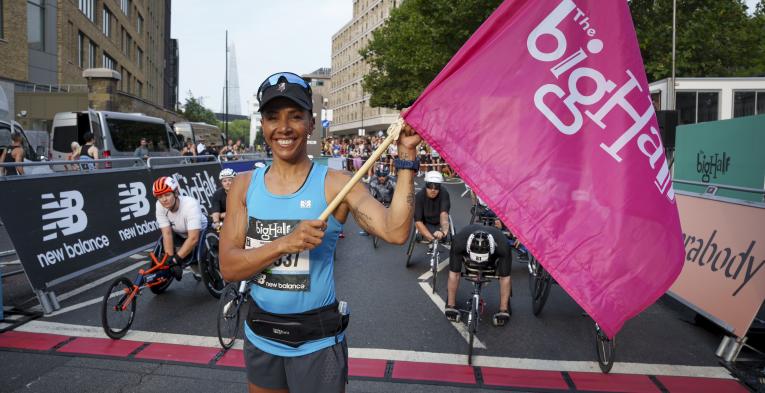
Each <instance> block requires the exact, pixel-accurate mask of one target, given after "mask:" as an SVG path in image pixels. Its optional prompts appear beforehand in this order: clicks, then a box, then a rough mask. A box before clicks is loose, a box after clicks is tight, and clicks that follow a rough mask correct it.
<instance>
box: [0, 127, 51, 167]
mask: <svg viewBox="0 0 765 393" xmlns="http://www.w3.org/2000/svg"><path fill="white" fill-rule="evenodd" d="M14 133H15V134H21V136H22V137H23V141H22V142H21V146H22V147H23V148H24V162H39V161H41V159H42V158H44V157H41V156H40V155H38V152H37V151H36V150H35V149H34V148H33V147H32V145H31V144H30V143H29V139H27V134H26V133H25V132H24V130H23V129H22V128H21V125H19V123H17V122H15V121H14V122H10V121H7V120H0V150H3V149H7V150H8V151H10V150H11V145H12V143H11V134H14ZM51 172H53V170H52V169H51V168H50V167H49V166H47V165H35V166H25V167H24V173H25V174H28V175H31V174H43V173H51Z"/></svg>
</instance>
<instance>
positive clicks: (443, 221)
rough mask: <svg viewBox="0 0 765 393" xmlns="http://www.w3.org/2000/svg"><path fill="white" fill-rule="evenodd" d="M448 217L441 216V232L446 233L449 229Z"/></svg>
mask: <svg viewBox="0 0 765 393" xmlns="http://www.w3.org/2000/svg"><path fill="white" fill-rule="evenodd" d="M448 228H449V216H446V217H443V216H441V232H443V233H446V231H448V230H449V229H448Z"/></svg>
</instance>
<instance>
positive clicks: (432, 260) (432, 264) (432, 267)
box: [430, 250, 438, 293]
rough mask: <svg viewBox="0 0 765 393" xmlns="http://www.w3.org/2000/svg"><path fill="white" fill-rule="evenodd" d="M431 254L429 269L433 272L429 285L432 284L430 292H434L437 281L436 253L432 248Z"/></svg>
mask: <svg viewBox="0 0 765 393" xmlns="http://www.w3.org/2000/svg"><path fill="white" fill-rule="evenodd" d="M433 254H434V255H433V256H431V257H430V271H431V273H433V278H432V279H431V285H432V286H433V288H432V292H431V293H436V282H437V281H438V257H437V256H438V253H437V251H435V250H433Z"/></svg>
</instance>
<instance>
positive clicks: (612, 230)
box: [405, 0, 683, 336]
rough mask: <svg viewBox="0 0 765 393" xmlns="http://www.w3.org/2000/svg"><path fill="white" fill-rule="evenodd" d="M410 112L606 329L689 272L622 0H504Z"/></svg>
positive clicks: (426, 134)
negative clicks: (685, 269) (684, 269)
mask: <svg viewBox="0 0 765 393" xmlns="http://www.w3.org/2000/svg"><path fill="white" fill-rule="evenodd" d="M405 118H406V121H407V123H409V124H410V125H412V126H413V127H414V128H415V129H416V130H417V131H418V132H419V133H420V134H421V135H422V136H423V137H424V138H425V139H426V140H427V141H428V142H429V143H430V144H431V145H432V146H433V147H434V148H435V149H436V150H438V152H439V153H441V155H442V156H443V157H444V158H445V159H446V161H448V162H449V164H451V165H452V166H453V167H454V168H455V169H456V170H457V172H458V173H459V174H460V175H461V176H462V178H463V179H464V180H465V181H466V182H467V183H468V184H469V185H470V186H471V187H472V188H473V189H474V190H476V191H477V193H478V195H479V196H480V197H481V198H482V199H483V200H484V201H486V202H487V203H488V205H489V206H490V207H491V208H492V209H494V211H496V212H497V213H498V214H499V216H500V217H501V218H502V220H503V221H505V223H506V224H507V225H508V226H509V227H510V228H511V229H512V231H513V233H516V234H518V235H519V237H520V238H521V241H522V242H523V243H524V244H525V245H526V246H527V247H529V249H530V250H531V251H532V252H533V253H534V255H535V256H537V257H538V258H539V260H540V261H541V262H542V265H543V266H544V267H545V268H546V269H548V270H549V271H550V273H551V274H552V276H553V277H554V278H555V279H556V280H557V282H558V283H559V284H560V285H561V287H563V288H564V289H565V290H566V291H567V292H568V293H569V294H570V295H571V297H573V298H574V300H576V302H577V303H579V305H581V306H582V307H583V308H584V309H585V310H586V311H587V312H588V313H589V314H590V315H591V316H592V317H593V318H594V319H595V321H597V322H598V323H599V324H600V326H601V327H602V328H603V329H604V330H605V332H606V333H607V334H608V335H609V336H613V335H614V334H616V332H617V331H618V330H619V329H620V328H621V327H622V325H623V324H624V322H625V321H626V320H627V319H629V318H631V317H633V316H635V315H636V314H637V313H639V312H640V311H641V310H643V309H644V308H646V307H648V306H649V305H650V304H651V303H653V302H654V301H655V300H656V299H657V298H658V297H659V296H661V295H662V294H663V293H665V292H666V290H667V289H668V288H669V287H670V285H672V282H674V280H675V278H676V277H677V275H678V273H679V272H680V269H681V267H682V261H683V241H682V234H681V232H680V223H679V219H678V213H677V207H676V205H675V201H674V192H673V191H672V183H671V180H670V176H669V170H668V166H667V161H666V159H665V157H664V149H663V148H662V142H661V137H660V135H659V127H658V125H657V123H656V117H655V114H654V108H653V106H652V105H651V99H650V96H649V91H648V84H647V81H646V76H645V71H644V69H643V62H642V59H641V57H640V50H639V48H638V45H637V38H636V35H635V30H634V28H633V26H632V19H631V18H630V13H629V8H628V5H627V1H625V0H619V1H603V0H597V1H596V0H577V1H576V2H574V1H572V0H557V1H537V0H507V1H505V2H504V3H503V4H501V5H500V6H499V8H497V10H496V11H495V12H494V13H493V14H492V15H491V17H489V19H488V20H487V21H486V22H485V23H484V24H483V25H482V26H481V27H480V28H479V29H478V30H477V31H476V32H475V33H474V34H473V36H472V37H471V38H470V39H469V40H468V42H466V43H465V45H464V46H463V47H462V48H461V49H460V50H459V52H458V53H457V54H456V55H455V56H454V57H453V58H452V59H451V61H450V62H449V63H448V64H447V65H446V66H445V67H444V69H443V70H442V71H441V72H440V73H439V75H438V76H437V77H436V79H434V80H433V82H431V84H430V85H429V86H428V87H427V89H426V90H425V91H424V92H423V93H422V95H421V96H420V97H419V99H418V100H417V101H416V102H415V103H414V104H413V105H412V107H411V109H410V110H409V111H408V112H407V113H406V115H405Z"/></svg>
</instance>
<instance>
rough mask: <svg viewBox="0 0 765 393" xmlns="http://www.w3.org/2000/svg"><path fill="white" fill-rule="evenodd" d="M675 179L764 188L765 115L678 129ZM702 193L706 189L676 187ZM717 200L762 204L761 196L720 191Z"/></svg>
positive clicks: (720, 189)
mask: <svg viewBox="0 0 765 393" xmlns="http://www.w3.org/2000/svg"><path fill="white" fill-rule="evenodd" d="M673 176H674V179H675V180H687V181H694V182H702V183H710V184H720V185H726V186H736V187H746V188H753V189H758V190H762V189H763V188H765V115H759V116H747V117H740V118H736V119H730V120H721V121H713V122H706V123H699V124H689V125H684V126H679V127H677V139H676V145H675V163H674V174H673ZM675 189H676V190H683V191H690V192H698V193H703V192H704V191H705V189H706V187H705V186H695V185H688V184H682V183H675ZM715 195H717V196H721V197H728V198H735V199H742V200H746V201H750V202H763V196H762V194H761V193H760V194H757V193H754V192H744V191H735V190H726V189H724V188H719V189H718V190H717V192H716V194H715Z"/></svg>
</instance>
